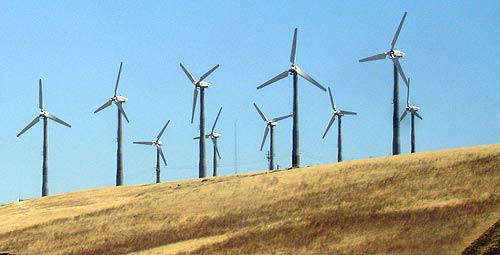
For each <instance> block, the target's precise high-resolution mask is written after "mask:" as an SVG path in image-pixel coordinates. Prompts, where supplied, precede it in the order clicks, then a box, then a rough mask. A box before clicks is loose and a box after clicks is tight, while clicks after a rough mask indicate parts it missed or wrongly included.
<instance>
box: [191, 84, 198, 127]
mask: <svg viewBox="0 0 500 255" xmlns="http://www.w3.org/2000/svg"><path fill="white" fill-rule="evenodd" d="M197 98H198V88H197V87H194V92H193V110H192V112H191V124H193V120H194V109H195V108H196V99H197Z"/></svg>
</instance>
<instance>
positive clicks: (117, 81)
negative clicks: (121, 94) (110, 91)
mask: <svg viewBox="0 0 500 255" xmlns="http://www.w3.org/2000/svg"><path fill="white" fill-rule="evenodd" d="M122 66H123V62H120V69H118V76H117V77H116V84H115V96H116V94H117V93H118V83H119V82H120V75H121V74H122Z"/></svg>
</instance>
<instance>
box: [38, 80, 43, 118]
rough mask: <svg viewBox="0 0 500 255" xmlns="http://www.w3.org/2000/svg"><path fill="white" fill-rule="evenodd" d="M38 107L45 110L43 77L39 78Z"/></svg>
mask: <svg viewBox="0 0 500 255" xmlns="http://www.w3.org/2000/svg"><path fill="white" fill-rule="evenodd" d="M38 107H39V108H40V110H42V111H43V93H42V79H39V80H38Z"/></svg>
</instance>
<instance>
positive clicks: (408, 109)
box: [401, 78, 423, 153]
mask: <svg viewBox="0 0 500 255" xmlns="http://www.w3.org/2000/svg"><path fill="white" fill-rule="evenodd" d="M407 89H408V90H407V91H406V110H405V111H404V112H403V115H402V116H401V121H402V120H403V119H404V118H405V117H406V114H407V113H408V112H410V114H411V153H415V151H416V149H415V116H417V117H418V118H419V119H421V120H423V119H422V116H420V114H418V111H419V110H420V107H418V106H415V105H411V104H410V78H408V87H407Z"/></svg>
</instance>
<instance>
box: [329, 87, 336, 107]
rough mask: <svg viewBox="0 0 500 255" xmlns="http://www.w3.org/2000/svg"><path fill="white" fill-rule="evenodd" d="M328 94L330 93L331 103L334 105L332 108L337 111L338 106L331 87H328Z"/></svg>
mask: <svg viewBox="0 0 500 255" xmlns="http://www.w3.org/2000/svg"><path fill="white" fill-rule="evenodd" d="M328 94H330V104H331V105H332V109H333V111H336V110H337V107H335V102H334V101H333V96H332V91H331V90H330V87H328Z"/></svg>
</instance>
